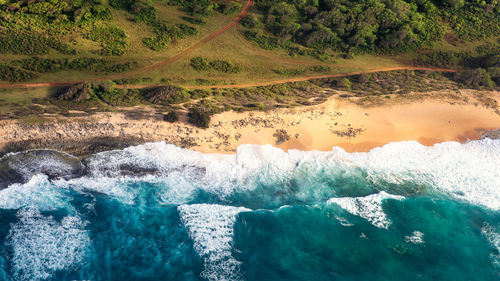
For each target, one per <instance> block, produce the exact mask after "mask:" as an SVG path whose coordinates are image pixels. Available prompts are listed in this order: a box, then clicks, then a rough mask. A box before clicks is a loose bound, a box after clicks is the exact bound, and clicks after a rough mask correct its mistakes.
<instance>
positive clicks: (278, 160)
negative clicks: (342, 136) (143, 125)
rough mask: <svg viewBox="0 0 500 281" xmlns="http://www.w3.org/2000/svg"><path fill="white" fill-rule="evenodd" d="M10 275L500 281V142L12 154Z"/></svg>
mask: <svg viewBox="0 0 500 281" xmlns="http://www.w3.org/2000/svg"><path fill="white" fill-rule="evenodd" d="M0 178H1V179H2V182H0V188H3V189H1V190H0V280H210V281H212V280H213V281H220V280H264V281H272V280H276V281H278V280H311V281H312V280H315V281H316V280H374V281H375V280H433V281H435V280H488V281H492V280H500V275H499V274H500V211H499V210H500V140H489V139H483V140H478V141H470V142H467V143H465V144H460V143H457V142H445V143H440V144H436V145H434V146H432V147H426V146H423V145H420V144H419V143H417V142H413V141H410V142H397V143H390V144H387V145H385V146H383V147H381V148H376V149H373V150H372V151H370V152H366V153H347V152H345V151H344V150H343V149H341V148H338V147H334V148H333V149H332V150H331V151H328V152H319V151H309V152H305V151H297V150H290V151H288V152H284V151H282V150H280V149H277V148H273V147H271V146H257V145H242V146H240V147H239V148H238V151H237V153H236V154H234V155H218V154H203V153H199V152H195V151H192V150H188V149H182V148H179V147H176V146H174V145H170V144H165V143H163V142H158V143H147V144H144V145H139V146H134V147H129V148H126V149H123V150H116V151H108V152H101V153H97V154H95V155H92V156H90V157H89V158H86V159H85V160H83V161H81V162H80V161H79V160H78V159H76V158H75V157H72V156H71V155H67V154H64V153H60V152H56V151H47V150H45V151H29V152H22V153H13V154H8V155H6V156H4V157H3V158H2V159H0Z"/></svg>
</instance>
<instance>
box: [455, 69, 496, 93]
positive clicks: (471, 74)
mask: <svg viewBox="0 0 500 281" xmlns="http://www.w3.org/2000/svg"><path fill="white" fill-rule="evenodd" d="M455 80H456V81H458V82H459V83H461V84H463V85H465V86H468V87H472V88H475V89H481V88H492V87H494V86H495V83H494V82H493V80H492V79H491V76H490V74H489V73H488V72H487V71H486V70H485V69H483V68H476V69H466V70H462V71H459V72H457V73H456V75H455Z"/></svg>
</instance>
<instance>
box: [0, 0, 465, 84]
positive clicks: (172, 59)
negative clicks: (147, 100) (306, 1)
mask: <svg viewBox="0 0 500 281" xmlns="http://www.w3.org/2000/svg"><path fill="white" fill-rule="evenodd" d="M253 4H254V0H247V4H246V6H245V8H244V9H243V10H242V11H241V13H240V14H239V15H238V17H236V18H235V19H234V20H233V21H232V22H230V23H229V24H227V25H225V26H224V27H222V28H221V29H219V30H218V31H216V32H214V33H212V34H210V35H209V36H207V37H205V38H203V39H202V40H200V41H198V42H197V43H196V44H194V45H192V46H191V47H189V48H187V49H185V50H183V51H182V52H180V53H178V54H176V55H174V56H173V57H170V58H168V59H166V60H163V61H160V62H158V63H155V64H153V65H150V66H148V67H144V68H140V69H136V70H133V71H129V72H126V73H121V74H116V75H109V76H103V77H98V78H92V79H88V80H85V81H68V82H43V83H15V84H0V88H38V87H57V86H68V85H74V84H78V83H83V82H87V81H99V80H115V79H123V78H128V77H131V76H134V75H137V74H142V73H145V72H149V71H152V70H155V69H157V68H159V67H161V66H164V65H167V64H170V63H172V62H175V61H176V60H178V59H180V58H181V57H183V56H186V55H187V54H189V53H190V52H192V51H194V50H196V49H198V48H200V47H201V46H203V45H205V44H206V43H207V42H209V41H211V40H212V39H214V38H216V37H218V36H220V35H221V34H223V33H224V32H226V31H227V30H229V29H231V28H232V27H234V26H235V25H237V24H238V23H239V22H240V20H241V19H242V18H243V17H245V16H246V15H247V13H248V11H249V10H250V8H251V7H252V5H253ZM238 34H239V36H240V38H241V40H242V41H243V43H245V44H246V45H247V46H249V47H251V48H255V47H254V46H253V45H252V44H251V43H250V42H248V41H247V40H246V39H245V38H243V36H242V35H241V34H240V32H239V31H238ZM260 53H261V54H262V55H264V56H266V57H268V58H271V59H275V60H278V61H281V62H284V63H292V64H304V65H327V66H335V67H342V66H341V65H338V64H328V63H321V62H318V63H315V62H301V61H296V60H291V59H284V58H279V57H277V56H274V55H272V54H269V53H268V52H265V51H262V52H260ZM392 70H428V71H442V72H456V70H455V69H445V68H428V67H405V66H400V67H388V68H379V69H373V70H366V71H357V72H349V73H337V74H324V75H316V76H305V77H296V78H288V79H281V80H274V81H266V82H258V83H244V84H233V85H208V86H187V87H186V88H190V89H228V88H246V87H257V86H268V85H275V84H282V83H288V82H301V81H308V80H313V79H323V78H334V77H344V76H352V75H358V74H362V73H374V72H381V71H392ZM157 86H161V85H117V87H118V88H127V89H142V88H151V87H157Z"/></svg>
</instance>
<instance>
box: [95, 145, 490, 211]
mask: <svg viewBox="0 0 500 281" xmlns="http://www.w3.org/2000/svg"><path fill="white" fill-rule="evenodd" d="M499 163H500V140H489V139H484V140H479V141H470V142H468V143H465V144H460V143H457V142H445V143H440V144H436V145H434V146H431V147H426V146H423V145H421V144H419V143H418V142H415V141H409V142H398V143H391V144H388V145H385V146H384V147H381V148H375V149H373V150H372V151H370V152H367V153H347V152H345V151H344V150H343V149H341V148H339V147H334V148H333V149H332V151H329V152H319V151H310V152H304V151H297V150H289V151H288V152H284V151H283V150H281V149H277V148H273V147H271V146H269V145H266V146H259V145H242V146H240V147H239V148H238V151H237V153H236V154H235V155H219V154H203V153H199V152H195V151H191V150H187V149H182V148H178V147H176V146H174V145H169V144H165V143H163V142H159V143H147V144H144V145H139V146H135V147H129V148H127V149H125V150H123V151H114V152H104V153H99V154H97V155H96V156H95V157H94V158H93V159H92V160H91V161H90V163H89V168H90V170H91V171H92V174H93V175H94V176H96V177H97V178H99V177H100V176H103V174H106V175H109V173H111V174H112V172H109V171H114V170H113V169H115V168H116V169H119V166H120V165H131V166H134V165H136V166H137V167H141V168H143V169H151V170H158V171H159V177H168V175H169V173H170V174H171V173H175V178H176V179H179V181H178V182H181V183H182V184H181V185H179V187H180V188H174V189H172V190H167V191H168V192H174V193H176V194H177V195H180V194H179V193H182V192H184V191H186V192H187V193H192V192H193V190H195V189H197V188H199V189H203V190H205V191H208V192H212V193H214V194H216V195H218V196H219V197H221V198H227V197H228V196H229V195H231V194H233V193H234V192H235V191H242V192H244V191H247V190H253V189H255V188H256V186H258V185H259V184H264V185H266V184H269V185H273V186H276V187H279V186H280V183H282V182H286V181H290V180H293V181H294V182H295V183H296V184H297V186H299V189H298V190H296V194H295V196H296V197H298V198H300V199H307V197H308V196H314V195H315V193H314V192H321V190H320V189H321V188H317V187H318V185H320V184H321V183H318V182H319V181H318V178H317V177H318V176H320V175H321V176H323V177H327V178H329V180H330V182H332V181H333V182H335V181H336V180H339V181H342V180H345V179H350V178H355V177H358V178H359V177H364V178H365V179H366V180H367V181H369V182H372V183H374V184H378V185H382V186H384V185H386V184H387V183H390V184H405V183H411V184H416V185H419V186H426V187H429V188H434V189H435V190H436V191H438V192H442V193H445V194H448V195H450V196H453V197H456V198H459V199H461V200H465V201H468V202H470V203H473V204H478V205H482V206H485V207H489V208H492V209H500V168H499ZM113 167H114V168H113ZM103 171H104V172H103ZM188 186H189V187H188ZM319 187H321V186H319ZM168 192H167V194H166V195H165V196H164V199H165V198H167V197H168V196H169V195H168ZM177 195H176V196H177ZM320 195H321V194H320Z"/></svg>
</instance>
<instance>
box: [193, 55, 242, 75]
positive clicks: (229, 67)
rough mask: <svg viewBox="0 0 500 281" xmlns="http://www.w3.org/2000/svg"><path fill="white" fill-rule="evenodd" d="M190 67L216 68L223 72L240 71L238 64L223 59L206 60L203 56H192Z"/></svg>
mask: <svg viewBox="0 0 500 281" xmlns="http://www.w3.org/2000/svg"><path fill="white" fill-rule="evenodd" d="M190 64H191V67H192V68H194V69H195V70H196V71H209V70H212V69H213V70H216V71H220V72H224V73H238V72H240V71H241V67H240V66H239V65H235V64H233V63H231V62H228V61H224V60H212V61H210V60H208V59H207V58H203V57H194V58H192V59H191V63H190Z"/></svg>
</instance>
